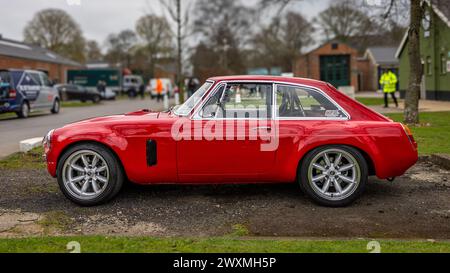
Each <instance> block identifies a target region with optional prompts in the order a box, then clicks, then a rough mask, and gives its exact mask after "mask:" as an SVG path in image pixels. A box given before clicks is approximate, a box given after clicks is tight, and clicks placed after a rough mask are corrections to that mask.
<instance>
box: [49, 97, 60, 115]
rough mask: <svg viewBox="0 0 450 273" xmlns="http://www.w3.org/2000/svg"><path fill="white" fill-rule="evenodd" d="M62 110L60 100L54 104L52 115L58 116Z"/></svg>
mask: <svg viewBox="0 0 450 273" xmlns="http://www.w3.org/2000/svg"><path fill="white" fill-rule="evenodd" d="M60 109H61V103H60V102H59V100H55V102H54V103H53V107H52V109H51V110H50V111H51V112H52V114H58V113H59V110H60Z"/></svg>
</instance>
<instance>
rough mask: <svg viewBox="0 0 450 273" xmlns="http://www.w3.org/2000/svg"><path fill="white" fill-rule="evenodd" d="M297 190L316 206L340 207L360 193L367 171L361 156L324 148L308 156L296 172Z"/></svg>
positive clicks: (353, 151)
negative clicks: (300, 190)
mask: <svg viewBox="0 0 450 273" xmlns="http://www.w3.org/2000/svg"><path fill="white" fill-rule="evenodd" d="M299 178H300V186H301V188H302V189H303V190H304V191H305V192H306V194H307V195H308V196H309V197H310V198H311V199H312V200H313V201H315V202H316V203H318V204H320V205H323V206H329V207H342V206H347V205H349V204H351V203H353V202H354V201H355V200H356V199H357V198H358V197H359V196H360V195H361V194H362V192H363V191H364V189H365V186H366V183H367V179H368V167H367V163H366V161H365V159H364V157H363V156H362V155H361V153H360V152H359V151H358V150H356V149H354V148H351V147H347V146H327V147H320V148H317V149H315V150H313V151H311V152H310V153H308V154H307V155H306V156H305V158H304V159H303V161H302V165H301V168H300V174H299Z"/></svg>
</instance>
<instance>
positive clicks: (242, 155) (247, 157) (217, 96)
mask: <svg viewBox="0 0 450 273" xmlns="http://www.w3.org/2000/svg"><path fill="white" fill-rule="evenodd" d="M272 87H273V85H272V84H266V83H252V82H250V83H227V84H219V85H218V86H217V87H216V88H215V89H214V90H213V91H212V92H210V94H209V99H207V100H204V102H205V103H204V105H203V106H202V107H201V108H200V109H199V110H198V112H197V113H195V114H194V115H193V116H192V122H191V123H192V125H191V128H190V132H191V133H192V135H191V137H192V139H191V140H183V141H179V142H178V143H177V155H178V174H179V179H180V181H181V182H189V183H197V182H207V183H211V182H260V181H265V180H267V179H268V178H269V176H268V174H269V173H270V172H271V170H272V167H273V165H274V161H275V154H276V149H267V146H270V144H271V142H272V141H273V136H272V131H271V123H272V120H271V116H272V89H273V88H272Z"/></svg>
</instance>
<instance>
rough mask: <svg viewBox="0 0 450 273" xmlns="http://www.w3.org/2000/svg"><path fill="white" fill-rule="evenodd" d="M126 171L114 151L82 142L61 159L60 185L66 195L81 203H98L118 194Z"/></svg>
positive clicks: (59, 163)
mask: <svg viewBox="0 0 450 273" xmlns="http://www.w3.org/2000/svg"><path fill="white" fill-rule="evenodd" d="M123 181H124V173H123V170H122V167H121V165H120V163H119V162H118V160H117V159H116V157H115V156H114V154H113V153H112V152H111V151H109V150H108V149H106V148H105V147H103V146H101V145H96V144H80V145H77V146H74V147H72V148H70V149H69V150H68V151H67V152H65V153H64V155H63V156H62V157H61V160H60V161H59V162H58V184H59V187H60V188H61V191H62V192H63V193H64V195H65V196H66V197H67V198H68V199H69V200H71V201H72V202H74V203H76V204H78V205H81V206H95V205H100V204H102V203H105V202H107V201H108V200H110V199H111V198H113V197H115V196H116V195H117V193H118V192H119V191H120V189H121V188H122V185H123Z"/></svg>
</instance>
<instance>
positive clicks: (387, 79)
mask: <svg viewBox="0 0 450 273" xmlns="http://www.w3.org/2000/svg"><path fill="white" fill-rule="evenodd" d="M397 82H398V79H397V76H396V75H395V74H394V73H393V72H392V71H391V70H386V71H385V72H383V74H382V75H381V78H380V84H381V86H382V87H383V92H384V107H385V108H388V107H389V102H388V95H389V94H391V96H392V99H393V100H394V102H395V106H396V107H398V101H397V98H396V97H395V92H397Z"/></svg>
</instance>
